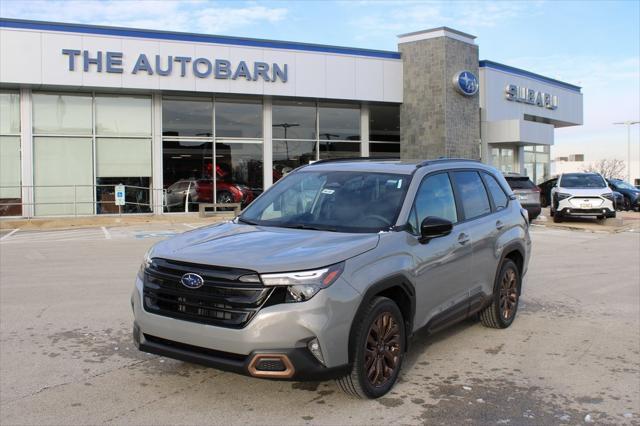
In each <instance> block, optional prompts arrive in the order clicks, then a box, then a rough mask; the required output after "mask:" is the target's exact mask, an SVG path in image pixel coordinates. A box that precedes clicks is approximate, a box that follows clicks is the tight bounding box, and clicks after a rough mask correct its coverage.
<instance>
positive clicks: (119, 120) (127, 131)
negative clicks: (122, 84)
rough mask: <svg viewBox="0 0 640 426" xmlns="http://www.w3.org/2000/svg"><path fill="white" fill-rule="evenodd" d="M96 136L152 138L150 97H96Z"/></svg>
mask: <svg viewBox="0 0 640 426" xmlns="http://www.w3.org/2000/svg"><path fill="white" fill-rule="evenodd" d="M96 134H98V135H100V136H151V98H150V97H149V96H117V95H114V96H111V95H98V96H96Z"/></svg>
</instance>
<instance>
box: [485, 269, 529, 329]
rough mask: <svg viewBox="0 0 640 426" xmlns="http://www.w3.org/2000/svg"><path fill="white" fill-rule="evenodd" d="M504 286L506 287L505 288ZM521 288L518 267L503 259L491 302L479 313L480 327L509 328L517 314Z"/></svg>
mask: <svg viewBox="0 0 640 426" xmlns="http://www.w3.org/2000/svg"><path fill="white" fill-rule="evenodd" d="M512 280H513V282H512ZM506 285H508V287H505V286H506ZM521 288H522V281H521V277H520V271H519V270H518V266H517V265H516V264H515V262H514V261H513V260H511V259H504V260H503V261H502V265H501V267H500V272H498V274H497V275H496V281H495V283H494V286H493V295H492V298H493V300H492V301H491V304H490V305H489V306H487V307H486V308H484V309H483V310H482V311H481V312H480V322H481V323H482V325H484V326H485V327H489V328H507V327H509V326H510V325H511V324H512V323H513V320H514V319H515V318H516V314H517V312H518V303H519V302H520V289H521Z"/></svg>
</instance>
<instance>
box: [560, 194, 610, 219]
mask: <svg viewBox="0 0 640 426" xmlns="http://www.w3.org/2000/svg"><path fill="white" fill-rule="evenodd" d="M585 199H586V200H588V202H585V203H584V204H587V207H583V206H582V203H583V202H582V201H581V200H585ZM555 210H556V214H558V213H559V214H560V215H561V216H613V215H615V212H616V209H615V206H614V202H613V201H612V200H609V199H607V198H604V197H578V196H573V197H570V198H565V199H562V200H560V201H559V202H558V206H557V208H556V209H555Z"/></svg>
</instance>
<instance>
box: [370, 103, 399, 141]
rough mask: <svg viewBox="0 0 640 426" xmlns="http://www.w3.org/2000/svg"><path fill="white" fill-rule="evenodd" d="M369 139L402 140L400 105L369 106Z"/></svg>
mask: <svg viewBox="0 0 640 426" xmlns="http://www.w3.org/2000/svg"><path fill="white" fill-rule="evenodd" d="M369 140H371V141H379V142H400V106H399V105H370V106H369ZM398 151H399V150H398Z"/></svg>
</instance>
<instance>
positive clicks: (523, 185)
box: [505, 176, 535, 189]
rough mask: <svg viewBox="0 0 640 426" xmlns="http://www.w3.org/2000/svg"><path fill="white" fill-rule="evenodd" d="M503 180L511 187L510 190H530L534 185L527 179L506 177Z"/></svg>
mask: <svg viewBox="0 0 640 426" xmlns="http://www.w3.org/2000/svg"><path fill="white" fill-rule="evenodd" d="M505 179H506V180H507V183H508V184H509V186H510V187H511V189H532V188H533V187H534V186H535V185H534V184H533V182H531V179H529V178H528V177H525V176H523V177H510V176H506V177H505Z"/></svg>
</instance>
